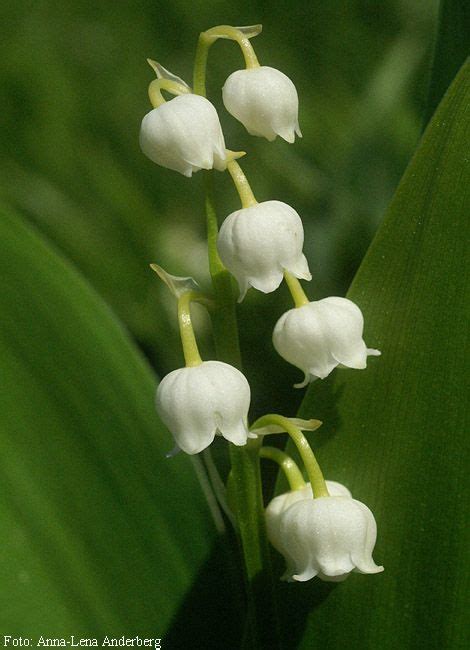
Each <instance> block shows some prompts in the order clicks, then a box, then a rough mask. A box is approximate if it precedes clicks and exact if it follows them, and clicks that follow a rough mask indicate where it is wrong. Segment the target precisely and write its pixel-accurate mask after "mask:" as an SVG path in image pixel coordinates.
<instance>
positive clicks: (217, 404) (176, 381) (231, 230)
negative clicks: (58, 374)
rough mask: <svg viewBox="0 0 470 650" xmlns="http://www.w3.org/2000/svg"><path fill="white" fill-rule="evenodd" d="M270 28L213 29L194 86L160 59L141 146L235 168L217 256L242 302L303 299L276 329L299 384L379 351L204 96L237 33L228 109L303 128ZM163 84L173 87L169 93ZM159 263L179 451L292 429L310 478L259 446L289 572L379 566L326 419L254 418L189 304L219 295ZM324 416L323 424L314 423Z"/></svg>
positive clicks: (272, 530)
mask: <svg viewBox="0 0 470 650" xmlns="http://www.w3.org/2000/svg"><path fill="white" fill-rule="evenodd" d="M260 31H261V30H260V26H254V27H246V28H234V27H230V26H219V27H214V28H212V29H210V30H207V32H203V33H202V34H201V37H200V41H199V46H198V52H197V54H196V65H195V77H194V87H193V88H191V87H190V86H189V85H188V84H186V83H185V82H184V81H183V80H182V79H180V78H179V77H177V76H176V75H174V74H173V73H171V72H169V71H168V70H166V69H165V68H163V67H162V66H161V65H160V64H158V63H156V62H154V61H150V60H149V63H150V65H151V66H152V68H153V69H154V70H155V72H156V75H157V79H155V80H154V81H152V82H151V84H150V86H149V97H150V101H151V103H152V105H153V109H152V110H151V111H150V112H149V113H148V114H147V115H146V116H145V117H144V118H143V120H142V126H141V132H140V145H141V148H142V151H143V153H144V154H145V155H146V156H147V157H148V158H150V160H152V161H153V162H155V163H157V164H158V165H161V166H163V167H166V168H168V169H170V170H173V171H177V172H179V173H181V174H183V175H184V176H187V177H191V176H192V174H193V173H195V172H197V171H199V170H202V169H204V170H212V169H215V170H218V171H221V172H222V171H225V170H228V172H229V173H230V175H231V177H232V179H233V182H234V185H235V187H236V190H237V191H238V194H239V197H240V201H241V207H240V209H239V210H236V211H235V212H232V213H231V214H229V215H228V216H227V217H226V218H225V220H224V221H223V223H222V225H221V227H220V230H219V232H218V235H217V237H216V238H214V237H212V238H211V242H212V243H211V245H212V246H213V249H212V251H211V254H212V255H213V256H214V255H215V256H216V257H217V259H219V261H221V264H223V265H224V266H225V268H226V269H227V270H228V271H229V272H230V273H231V274H232V275H233V276H234V278H235V279H236V281H237V283H238V286H239V301H241V300H243V299H244V297H245V295H246V292H247V291H248V289H249V288H250V287H253V288H254V289H256V290H258V291H261V292H263V293H270V292H273V291H275V290H276V289H277V288H278V287H279V285H280V284H281V282H282V281H283V279H285V280H286V283H287V286H288V288H289V290H290V292H291V295H292V298H293V301H294V308H293V309H290V310H288V311H287V312H286V313H284V314H283V315H282V316H281V317H280V318H279V319H278V321H277V323H276V325H275V327H274V331H273V345H274V348H275V349H276V351H277V352H278V353H279V355H280V356H281V357H283V358H284V359H285V360H286V361H287V362H289V363H291V364H293V365H294V366H296V367H298V368H299V369H300V370H302V371H303V373H304V375H305V378H304V381H303V383H301V384H298V386H305V385H306V384H308V383H309V382H310V381H312V380H314V379H317V378H320V379H324V378H325V377H327V376H328V375H329V374H330V373H331V372H332V371H333V370H334V368H336V367H337V366H340V367H347V368H355V369H363V368H365V367H366V363H367V356H369V355H378V354H380V352H378V351H377V350H374V349H369V348H367V347H366V344H365V343H364V340H363V327H364V319H363V316H362V313H361V310H360V308H359V307H358V306H357V305H355V304H354V303H353V302H352V301H351V300H349V299H347V298H341V297H328V298H323V299H322V300H316V301H310V300H309V299H308V298H307V296H306V294H305V293H304V290H303V288H302V286H301V284H300V280H306V281H310V280H311V279H312V275H311V273H310V269H309V265H308V262H307V259H306V257H305V255H304V253H303V245H304V230H303V225H302V220H301V218H300V216H299V214H298V213H297V211H296V210H295V209H294V208H293V207H291V206H290V205H287V204H286V203H284V202H282V201H278V200H274V199H269V200H265V201H262V202H259V203H258V201H257V200H256V199H255V196H254V194H253V191H252V189H251V187H250V185H249V183H248V180H247V179H246V177H245V175H244V174H243V172H242V170H241V168H240V166H239V164H238V163H237V162H236V159H237V158H239V157H241V155H244V154H243V153H242V152H234V151H231V150H229V149H227V148H226V145H225V139H224V135H223V132H222V128H221V125H220V121H219V117H218V114H217V111H216V109H215V107H214V106H213V105H212V103H211V102H210V101H209V100H208V99H207V98H206V97H205V65H206V61H207V51H208V49H209V47H210V46H211V45H212V44H213V43H214V42H215V41H216V40H217V39H219V38H228V39H231V40H234V41H236V42H237V43H238V44H239V45H240V47H241V48H242V52H243V54H244V56H245V62H246V69H244V70H238V71H235V72H233V73H232V74H230V76H229V77H228V79H227V80H226V82H225V84H224V86H223V89H222V96H223V103H224V105H225V108H226V109H227V111H228V112H229V113H230V114H231V115H232V116H233V117H235V118H236V119H237V120H239V121H240V122H241V123H242V124H243V126H244V127H245V128H246V130H247V131H248V132H249V133H250V134H252V135H254V136H260V137H264V138H266V139H267V140H269V141H272V140H274V139H275V138H276V137H277V136H280V137H281V138H283V139H284V140H285V141H286V142H288V143H293V142H294V140H295V135H296V134H297V136H299V137H301V132H300V128H299V121H298V107H299V102H298V95H297V91H296V89H295V86H294V84H293V83H292V81H291V80H290V79H289V78H288V77H287V76H286V75H285V74H284V73H282V72H280V71H279V70H275V69H274V68H271V67H268V66H261V65H260V64H259V63H258V59H257V58H256V55H255V53H254V50H253V48H252V46H251V43H250V38H252V37H253V36H256V35H257V34H258V33H259V32H260ZM162 91H165V92H166V93H170V94H171V95H174V97H173V98H171V99H169V100H167V101H166V100H165V98H164V96H163V94H162ZM153 268H154V270H156V271H157V273H158V274H159V275H160V277H161V278H162V279H163V280H164V281H165V283H166V284H167V285H168V287H169V288H170V289H171V291H172V292H173V294H174V295H175V297H176V298H177V300H178V323H179V328H180V335H181V341H182V347H183V353H184V358H185V364H186V365H185V367H184V368H180V369H177V370H174V371H173V372H170V373H169V374H168V375H167V376H166V377H164V379H163V380H162V381H161V383H160V385H159V387H158V390H157V394H156V408H157V411H158V413H159V415H160V417H161V419H162V421H163V422H164V423H165V424H166V426H167V427H168V429H169V430H170V432H171V433H172V434H173V436H174V438H175V441H176V444H177V447H178V449H180V450H182V451H184V452H186V453H188V454H198V453H199V452H201V451H203V450H205V449H206V448H207V447H209V445H210V444H211V443H212V441H213V440H214V437H215V436H216V435H220V436H223V437H224V438H225V439H226V440H228V441H229V442H231V443H233V444H235V445H238V446H244V445H246V444H247V443H248V441H249V439H250V438H256V437H262V436H265V435H268V434H271V433H277V432H279V431H287V433H288V434H289V435H290V436H291V437H292V439H293V441H294V443H295V444H296V445H297V446H298V449H299V451H300V454H301V457H302V460H303V461H304V465H305V468H306V471H307V474H308V476H309V479H310V483H308V484H305V482H304V481H303V477H302V474H301V472H300V470H299V469H298V468H296V469H294V464H293V461H292V459H289V458H288V457H287V456H286V455H283V456H282V457H281V456H280V454H282V452H279V450H277V451H276V450H275V449H273V448H269V447H267V446H261V451H260V452H259V455H260V456H261V457H266V458H271V459H272V460H275V461H276V462H279V463H280V465H281V467H283V469H284V470H285V471H286V475H287V477H288V480H289V481H290V483H291V488H292V489H291V491H290V492H289V493H286V494H283V495H281V496H277V497H275V498H274V499H273V500H272V501H271V503H270V504H269V505H268V507H267V509H266V524H267V532H268V536H269V539H270V540H271V542H272V544H273V546H274V547H275V548H276V549H277V550H278V551H279V552H280V553H282V554H283V555H284V556H285V559H286V563H287V569H286V574H285V578H286V579H288V580H299V581H304V580H309V579H310V578H313V577H314V576H318V577H319V578H321V579H323V580H342V579H344V578H345V577H346V576H347V575H348V574H349V573H350V572H351V571H358V572H361V573H377V572H378V571H381V570H382V567H379V566H377V565H376V564H375V563H374V561H373V560H372V550H373V548H374V545H375V540H376V524H375V520H374V517H373V515H372V513H371V511H370V510H369V509H368V508H367V506H365V505H364V504H362V503H361V502H359V501H357V500H355V499H353V498H352V496H351V494H350V492H349V491H348V490H347V489H346V488H345V487H344V486H342V485H340V484H338V483H335V482H332V481H326V482H325V481H324V479H323V476H322V473H321V470H320V468H319V466H318V464H317V462H316V459H315V457H314V456H313V452H312V451H311V449H310V447H309V445H308V442H307V441H306V439H305V436H304V435H303V433H302V429H304V430H305V429H311V430H312V429H313V428H316V427H317V426H318V425H319V423H317V421H308V422H307V423H306V422H305V421H299V420H293V419H289V418H283V417H282V416H265V417H264V418H261V419H260V420H258V421H257V422H256V423H254V424H252V425H251V427H250V426H249V423H248V411H249V407H250V387H249V384H248V381H247V379H246V378H245V376H244V375H243V374H242V372H241V371H240V370H239V369H237V368H236V367H234V366H233V365H229V364H228V363H225V362H223V361H216V360H211V361H203V360H202V359H201V357H200V356H199V351H198V347H197V343H196V337H195V334H194V331H193V327H192V322H191V314H190V304H191V302H194V301H197V302H200V303H202V304H204V305H205V306H206V307H208V308H209V310H211V309H217V307H218V305H217V296H215V297H214V296H207V295H205V294H203V292H202V291H200V289H199V287H198V286H197V284H196V283H195V281H193V280H192V279H190V278H177V277H175V276H171V275H169V274H168V273H166V272H165V271H163V269H161V268H160V267H158V266H156V265H153ZM312 423H314V424H312Z"/></svg>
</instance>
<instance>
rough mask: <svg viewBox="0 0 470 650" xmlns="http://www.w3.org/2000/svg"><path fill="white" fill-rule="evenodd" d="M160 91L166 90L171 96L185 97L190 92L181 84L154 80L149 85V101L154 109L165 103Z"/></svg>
mask: <svg viewBox="0 0 470 650" xmlns="http://www.w3.org/2000/svg"><path fill="white" fill-rule="evenodd" d="M162 90H166V91H167V92H169V93H171V94H172V95H187V94H188V93H190V92H191V91H190V90H189V88H186V86H183V84H180V83H178V82H177V81H171V80H170V79H154V80H153V81H151V82H150V84H149V90H148V93H149V99H150V103H151V104H152V106H153V107H154V108H158V107H159V106H161V105H162V104H164V103H165V101H166V100H165V98H164V97H163V95H162Z"/></svg>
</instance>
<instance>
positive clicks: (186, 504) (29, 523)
mask: <svg viewBox="0 0 470 650" xmlns="http://www.w3.org/2000/svg"><path fill="white" fill-rule="evenodd" d="M0 241H1V249H2V251H1V255H0V274H1V278H2V282H1V290H0V313H1V320H0V359H1V361H0V367H1V392H0V444H1V449H2V451H1V454H0V522H1V531H2V533H1V538H2V553H1V558H0V583H1V586H2V588H1V593H0V630H1V632H2V634H3V633H5V634H11V635H14V636H15V635H22V636H28V637H31V638H32V639H36V638H37V637H38V636H39V635H40V634H44V635H46V636H68V635H70V634H74V635H80V634H82V635H92V636H93V635H104V634H108V635H120V634H126V636H132V635H135V634H140V635H147V636H156V637H164V635H165V633H166V631H167V629H168V626H169V624H170V621H171V619H172V617H173V616H174V615H175V614H176V612H177V610H178V608H179V607H180V606H181V605H182V602H183V598H184V596H185V594H186V592H187V590H188V589H189V587H190V586H191V584H192V582H193V580H194V578H195V576H196V574H197V571H198V570H199V568H200V567H201V565H202V563H203V562H204V561H205V559H206V558H207V557H208V555H209V551H210V547H211V545H212V541H213V524H212V522H211V521H209V518H208V512H207V507H206V504H205V501H204V499H203V497H202V494H201V491H200V489H199V486H198V484H197V481H196V479H195V477H194V473H193V471H192V469H191V465H190V462H189V460H188V457H186V456H184V455H181V456H179V457H176V458H173V459H171V460H169V459H166V458H165V452H166V451H167V450H168V449H169V448H170V447H171V446H172V440H171V437H170V436H169V434H168V433H167V432H166V431H164V430H163V429H162V426H161V425H160V424H159V422H158V421H157V418H156V414H155V413H154V408H153V393H154V389H155V378H154V377H153V376H152V374H151V372H150V371H149V369H148V367H147V365H146V363H145V362H144V361H143V360H142V358H141V357H140V355H139V354H138V353H137V352H136V350H135V349H134V347H133V345H132V344H131V343H130V341H129V339H128V337H127V335H126V333H125V332H124V331H123V330H122V328H121V327H120V326H119V325H118V323H117V321H116V320H115V319H114V317H113V315H112V313H111V312H110V311H109V310H108V309H107V307H106V306H105V305H104V304H103V303H102V302H101V300H100V299H99V298H98V297H97V296H96V295H95V293H94V292H93V291H92V290H91V288H90V287H89V286H88V285H87V284H86V283H85V282H84V281H83V280H82V279H81V278H80V277H79V275H78V274H77V273H76V271H75V270H74V269H73V268H72V267H71V266H70V265H68V264H67V263H66V262H64V261H63V260H62V258H61V257H60V256H59V255H58V254H56V253H55V252H54V251H53V250H52V249H51V248H49V246H48V245H47V244H46V243H45V242H44V241H42V240H41V239H40V238H39V237H38V236H37V235H36V234H35V233H34V232H33V231H31V230H29V229H28V228H27V227H26V226H25V225H24V224H23V223H22V222H21V221H20V220H18V219H17V218H14V217H11V216H7V215H6V214H2V215H1V219H0Z"/></svg>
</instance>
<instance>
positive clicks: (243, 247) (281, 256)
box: [217, 201, 312, 300]
mask: <svg viewBox="0 0 470 650" xmlns="http://www.w3.org/2000/svg"><path fill="white" fill-rule="evenodd" d="M303 243H304V230H303V226H302V221H301V219H300V217H299V215H298V214H297V212H296V211H295V210H294V209H293V208H291V207H290V206H289V205H287V204H286V203H282V202H281V201H263V202H262V203H257V204H255V205H252V206H250V207H248V208H242V209H241V210H237V211H236V212H232V214H230V215H229V216H228V217H227V218H226V219H225V221H224V222H223V224H222V226H221V228H220V232H219V238H218V241H217V248H218V251H219V255H220V258H221V259H222V261H223V263H224V264H225V266H226V267H227V268H228V270H229V271H230V273H232V275H234V276H235V278H236V280H237V282H238V285H239V287H240V300H242V299H243V297H244V296H245V294H246V292H247V290H248V288H249V287H250V286H252V287H254V288H255V289H258V290H259V291H263V292H264V293H270V292H271V291H275V290H276V289H277V288H278V286H279V285H280V283H281V282H282V277H283V273H284V270H287V271H289V272H290V273H291V274H292V275H294V276H295V277H296V278H302V279H304V280H310V279H311V278H312V276H311V274H310V270H309V268H308V263H307V260H306V258H305V255H304V254H303V253H302V247H303Z"/></svg>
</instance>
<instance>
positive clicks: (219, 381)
mask: <svg viewBox="0 0 470 650" xmlns="http://www.w3.org/2000/svg"><path fill="white" fill-rule="evenodd" d="M249 406H250V386H249V385H248V382H247V380H246V378H245V376H244V375H243V374H242V373H241V372H240V371H239V370H237V369H236V368H234V367H233V366H230V365H229V364H227V363H223V362H222V361H203V362H202V363H201V364H199V365H197V366H192V367H187V368H180V369H179V370H173V372H170V373H169V374H168V375H166V376H165V377H164V378H163V379H162V381H161V382H160V385H159V386H158V389H157V396H156V407H157V411H158V414H159V415H160V417H161V419H162V420H163V422H164V423H165V424H166V426H167V427H168V429H169V430H170V431H171V433H172V434H173V436H174V438H175V440H176V442H177V444H178V446H179V447H180V448H181V449H182V450H183V451H185V452H186V453H188V454H198V453H199V452H200V451H202V450H203V449H205V448H206V447H208V446H209V445H210V444H211V442H212V441H213V440H214V437H215V435H216V433H219V434H221V435H222V436H223V437H224V438H226V439H227V440H229V441H230V442H233V444H235V445H239V446H240V445H244V444H246V441H247V438H248V437H253V438H256V435H255V434H252V433H249V431H248V427H247V418H248V409H249Z"/></svg>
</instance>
